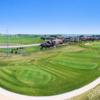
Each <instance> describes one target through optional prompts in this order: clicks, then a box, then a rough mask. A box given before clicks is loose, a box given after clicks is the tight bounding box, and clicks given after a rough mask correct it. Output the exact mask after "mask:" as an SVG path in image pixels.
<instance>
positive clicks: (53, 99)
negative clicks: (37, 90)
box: [0, 77, 100, 100]
mask: <svg viewBox="0 0 100 100" xmlns="http://www.w3.org/2000/svg"><path fill="white" fill-rule="evenodd" d="M98 84H100V77H99V78H97V79H96V80H95V81H93V82H91V83H89V84H88V85H85V86H84V87H82V88H79V89H76V90H73V91H70V92H67V93H63V94H60V95H54V96H25V95H21V94H17V93H13V92H10V91H7V90H5V89H3V88H0V95H3V96H5V97H6V98H7V99H4V100H65V99H69V98H71V97H74V96H78V95H80V94H82V93H85V92H86V91H88V90H90V89H92V88H94V87H95V86H97V85H98Z"/></svg>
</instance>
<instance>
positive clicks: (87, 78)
mask: <svg viewBox="0 0 100 100" xmlns="http://www.w3.org/2000/svg"><path fill="white" fill-rule="evenodd" d="M3 50H4V49H3ZM24 50H25V51H26V52H27V54H26V55H21V54H17V55H16V54H10V55H9V56H8V57H7V56H0V87H2V88H4V89H7V90H9V91H12V92H15V93H19V94H24V95H30V96H51V95H57V94H61V93H65V92H69V91H72V90H74V89H78V88H80V87H82V86H84V85H86V84H89V83H90V82H92V81H93V80H95V79H96V78H98V77H99V76H100V42H99V41H94V42H89V43H87V44H86V42H83V43H76V44H72V45H68V44H67V45H64V46H58V47H56V48H50V49H46V50H40V47H38V46H37V47H30V48H25V49H24ZM1 51H2V50H1ZM1 54H2V55H3V54H4V55H5V52H1Z"/></svg>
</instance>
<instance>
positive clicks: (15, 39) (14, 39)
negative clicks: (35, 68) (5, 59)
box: [0, 35, 43, 45]
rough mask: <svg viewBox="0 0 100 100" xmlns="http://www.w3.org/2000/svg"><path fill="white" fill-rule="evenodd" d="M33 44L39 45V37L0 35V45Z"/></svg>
mask: <svg viewBox="0 0 100 100" xmlns="http://www.w3.org/2000/svg"><path fill="white" fill-rule="evenodd" d="M7 42H8V43H9V44H33V43H41V42H43V40H41V38H40V36H37V37H33V36H24V35H23V36H13V35H12V36H1V35H0V45H4V44H7Z"/></svg>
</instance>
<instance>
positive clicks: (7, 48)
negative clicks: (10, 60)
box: [6, 28, 9, 57]
mask: <svg viewBox="0 0 100 100" xmlns="http://www.w3.org/2000/svg"><path fill="white" fill-rule="evenodd" d="M6 34H7V57H8V56H9V48H8V46H9V34H8V28H7V29H6Z"/></svg>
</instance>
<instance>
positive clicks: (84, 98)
mask: <svg viewBox="0 0 100 100" xmlns="http://www.w3.org/2000/svg"><path fill="white" fill-rule="evenodd" d="M69 100H100V85H98V86H96V87H95V88H93V89H91V90H89V91H88V92H86V93H83V94H81V95H79V96H76V97H73V98H71V99H69Z"/></svg>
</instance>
